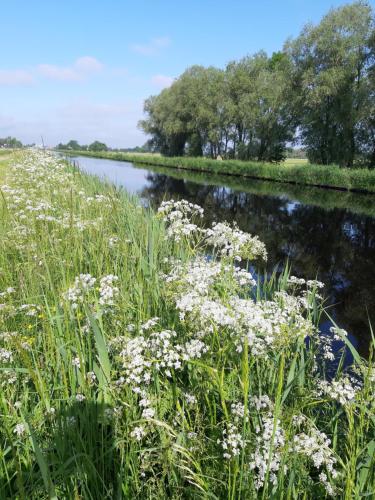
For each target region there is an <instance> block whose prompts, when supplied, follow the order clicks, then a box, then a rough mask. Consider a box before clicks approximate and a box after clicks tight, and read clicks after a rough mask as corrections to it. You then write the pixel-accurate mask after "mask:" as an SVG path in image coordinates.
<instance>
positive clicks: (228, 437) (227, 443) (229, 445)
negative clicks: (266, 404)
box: [218, 423, 244, 460]
mask: <svg viewBox="0 0 375 500" xmlns="http://www.w3.org/2000/svg"><path fill="white" fill-rule="evenodd" d="M218 444H221V446H222V448H223V457H224V458H226V459H228V460H230V459H232V458H235V457H238V456H239V454H240V452H241V449H242V448H243V446H244V442H243V439H242V435H241V433H240V432H239V431H238V428H237V427H236V425H234V424H232V423H230V424H229V425H228V427H227V428H226V429H224V430H223V437H222V439H221V440H220V439H218Z"/></svg>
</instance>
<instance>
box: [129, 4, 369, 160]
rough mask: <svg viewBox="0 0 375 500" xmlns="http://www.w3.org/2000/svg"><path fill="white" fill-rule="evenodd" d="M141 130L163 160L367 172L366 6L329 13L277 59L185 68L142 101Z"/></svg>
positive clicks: (258, 57)
mask: <svg viewBox="0 0 375 500" xmlns="http://www.w3.org/2000/svg"><path fill="white" fill-rule="evenodd" d="M144 111H145V113H146V115H147V118H146V119H145V120H142V121H140V123H139V126H140V128H141V129H142V130H143V131H144V132H145V133H146V134H148V135H150V136H151V139H150V145H151V147H152V148H153V150H154V151H157V152H160V153H162V154H163V155H166V156H184V155H187V156H202V155H205V156H211V157H212V158H216V157H217V156H221V157H224V158H238V159H241V160H260V161H269V162H279V161H280V160H283V159H284V158H285V152H286V148H287V147H289V146H290V144H292V143H296V144H299V145H301V144H302V145H303V146H304V148H305V150H306V153H307V155H308V158H309V159H310V161H311V162H312V163H318V164H324V165H328V164H332V163H335V164H338V165H340V166H346V167H352V166H353V165H354V166H355V165H357V164H361V165H366V166H374V165H375V26H374V13H373V10H372V9H371V7H370V5H369V4H368V3H366V2H362V1H359V2H354V3H353V4H349V5H345V6H343V7H340V8H338V9H335V10H331V11H330V12H329V13H328V14H327V15H326V16H325V17H324V18H323V19H322V21H321V22H320V24H318V25H317V26H313V25H307V26H306V27H305V28H304V29H303V30H302V32H301V34H300V36H299V37H297V38H296V39H295V40H289V41H288V42H287V43H286V44H285V47H284V49H283V51H280V52H276V53H274V54H273V55H272V56H271V57H268V56H267V54H266V53H265V52H258V53H256V54H255V55H253V56H247V57H244V58H243V59H241V60H239V61H233V62H230V63H229V64H228V65H227V66H226V68H225V69H224V70H222V69H217V68H214V67H208V68H204V67H202V66H192V67H191V68H188V69H187V70H186V71H185V72H184V73H183V74H182V75H181V76H180V77H179V78H178V79H176V80H175V81H174V83H173V84H172V85H171V87H170V88H168V89H164V90H163V91H162V92H161V93H160V94H159V95H157V96H152V97H150V98H149V99H147V100H146V101H145V105H144Z"/></svg>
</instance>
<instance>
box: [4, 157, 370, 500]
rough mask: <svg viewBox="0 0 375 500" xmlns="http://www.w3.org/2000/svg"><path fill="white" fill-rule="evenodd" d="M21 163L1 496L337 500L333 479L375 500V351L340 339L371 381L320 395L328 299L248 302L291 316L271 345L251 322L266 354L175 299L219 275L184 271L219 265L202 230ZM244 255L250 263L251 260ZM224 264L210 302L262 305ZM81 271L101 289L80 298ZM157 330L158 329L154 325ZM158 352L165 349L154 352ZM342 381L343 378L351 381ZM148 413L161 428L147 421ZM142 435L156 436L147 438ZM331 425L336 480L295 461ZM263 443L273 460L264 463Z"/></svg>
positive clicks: (11, 205)
mask: <svg viewBox="0 0 375 500" xmlns="http://www.w3.org/2000/svg"><path fill="white" fill-rule="evenodd" d="M17 161H18V162H19V164H20V166H19V167H18V168H16V169H15V168H13V167H12V165H8V166H7V168H6V170H5V178H4V177H3V179H2V181H1V182H2V187H0V189H1V191H0V218H1V221H2V224H1V225H0V293H1V296H0V304H1V306H0V385H1V392H0V424H1V425H0V498H1V499H3V498H4V499H7V498H9V499H25V500H26V499H27V500H36V499H38V500H39V499H47V498H48V499H50V498H67V499H71V498H72V499H94V500H96V499H97V500H102V499H121V498H124V499H157V500H159V499H160V500H162V499H165V498H171V499H176V500H177V499H181V500H182V499H214V498H217V499H228V500H229V499H230V500H234V499H244V500H245V499H246V500H247V499H252V498H254V499H255V498H263V499H268V498H272V499H281V498H285V499H297V498H306V499H308V498H325V496H326V493H325V487H324V484H323V483H324V481H323V479H324V478H323V479H321V478H320V479H319V474H321V472H324V473H325V474H326V475H327V479H326V481H328V482H329V483H330V484H332V487H333V488H334V496H335V498H345V499H349V498H350V499H351V498H361V497H366V498H371V497H372V496H374V492H375V468H374V448H375V442H374V435H375V409H374V399H373V398H374V396H373V395H374V388H375V387H374V385H375V377H374V367H373V363H372V354H371V353H372V350H371V349H370V359H369V360H367V361H365V360H363V359H361V358H360V357H359V355H358V354H357V353H356V351H355V349H354V348H353V347H352V346H351V344H350V343H349V342H348V341H347V339H346V338H345V337H343V339H344V342H346V343H347V345H348V348H349V349H351V350H352V352H353V355H354V358H355V360H356V370H357V372H358V373H359V378H361V379H362V380H363V385H362V388H361V389H359V390H358V391H357V392H356V395H355V398H353V399H350V398H349V399H350V401H349V399H348V401H345V402H343V403H340V402H338V401H337V400H336V399H334V398H333V397H332V391H331V393H329V392H328V393H322V394H318V393H317V392H316V388H317V384H318V381H319V380H324V377H325V375H324V371H325V365H324V364H323V365H321V366H320V368H319V370H318V371H317V372H316V371H315V369H314V364H315V360H314V354H318V353H319V352H320V351H319V349H320V348H321V345H320V343H319V337H318V336H317V335H316V334H314V332H313V330H311V331H310V330H309V329H310V326H311V325H312V324H313V323H314V324H317V321H318V319H319V316H320V314H322V310H321V307H320V306H319V298H318V297H317V296H316V289H315V288H313V289H311V291H310V292H306V298H307V301H308V304H309V307H307V309H304V308H303V311H304V312H303V314H302V313H301V314H299V313H297V305H296V304H297V303H298V300H300V299H297V298H294V297H295V296H296V297H298V296H299V297H301V294H300V293H299V292H298V290H297V289H295V288H294V286H292V285H290V284H288V282H287V278H288V269H286V270H285V272H284V273H282V275H281V276H280V277H279V278H277V276H276V275H275V274H274V275H272V276H270V277H268V278H266V279H265V280H264V282H262V283H259V284H258V286H256V287H254V288H253V289H252V292H251V293H252V297H253V299H254V302H251V304H252V307H254V310H255V308H256V307H258V306H259V307H263V306H262V304H263V305H264V307H265V308H266V307H268V306H267V305H266V304H270V303H269V302H265V300H268V301H271V300H272V301H273V302H272V304H273V306H272V307H274V308H276V309H277V311H282V312H283V314H284V316H283V318H284V319H282V318H279V319H277V318H278V316H277V312H275V310H273V313H271V318H273V319H274V320H275V323H269V322H268V323H267V324H268V325H271V324H277V325H278V327H280V328H279V330H278V331H277V332H274V335H275V339H276V340H275V342H276V343H275V344H272V345H271V347H270V348H267V347H266V346H267V341H266V337H267V335H270V332H268V334H267V333H266V332H263V331H262V328H263V327H262V324H261V323H259V322H255V326H254V330H253V334H254V335H255V337H256V339H257V342H258V349H260V350H261V349H264V353H263V354H262V355H261V354H259V353H258V354H257V353H256V350H254V345H255V344H254V343H253V342H254V339H253V340H251V339H252V337H251V336H250V337H246V338H242V336H241V335H242V334H241V335H239V336H237V334H239V332H237V331H236V329H235V330H233V331H232V330H231V328H230V327H227V326H220V324H219V323H218V322H216V320H214V317H212V318H211V320H210V321H209V323H207V322H206V320H205V319H204V315H203V312H202V314H200V313H199V314H196V311H195V310H194V309H192V310H191V311H190V312H189V310H188V311H187V312H186V314H185V317H184V318H182V317H180V315H179V310H178V308H177V305H176V299H178V298H181V296H182V297H183V296H184V294H186V293H187V292H188V291H189V287H191V286H192V285H191V283H192V278H193V277H194V276H195V278H194V279H195V280H199V279H200V278H201V277H202V276H203V274H204V273H205V272H206V271H205V269H211V268H210V265H211V264H210V262H206V261H199V262H201V264H200V265H201V266H202V271H199V272H196V273H195V274H194V273H193V274H192V273H191V272H190V274H188V275H187V274H186V271H188V270H189V269H190V267H189V266H191V262H196V261H195V260H194V259H196V258H197V257H199V256H202V254H205V253H211V255H212V258H213V260H212V261H211V263H212V264H214V263H215V262H217V263H220V260H219V259H218V255H217V252H215V251H214V250H213V249H212V246H207V244H206V245H205V244H204V239H202V236H201V233H200V232H195V233H194V234H193V235H192V236H190V237H182V239H181V240H180V241H175V239H174V237H173V235H174V234H176V233H173V231H172V232H171V230H170V226H168V225H166V223H165V222H164V221H163V220H162V218H161V216H160V215H156V214H155V213H154V212H153V211H152V210H150V209H145V208H141V207H140V206H139V203H138V200H137V199H135V198H132V197H130V196H128V195H127V194H126V193H125V192H123V191H121V190H118V189H116V188H115V187H114V186H112V185H110V184H105V183H103V182H101V181H99V180H98V179H96V178H93V177H90V176H87V175H84V174H82V173H81V172H80V171H78V170H76V169H74V168H73V167H71V166H69V165H65V164H62V163H61V162H60V163H58V162H56V160H51V159H48V160H46V157H45V156H43V155H42V156H35V155H34V154H31V153H28V152H26V153H23V154H19V155H18V156H17ZM22 165H23V166H22ZM4 183H6V185H7V186H8V187H7V188H6V187H4V186H3V184H4ZM9 186H10V188H11V189H9ZM251 241H252V245H257V244H258V243H257V242H256V240H251ZM246 248H247V252H248V253H247V255H249V252H250V250H251V248H253V250H254V248H255V247H251V245H250V246H249V247H246ZM250 253H251V252H250ZM171 259H172V260H171ZM175 259H178V262H180V263H181V266H182V267H181V268H180V267H179V265H178V264H177V263H176V262H175ZM202 262H203V263H202ZM221 262H222V265H221V264H220V266H219V267H220V272H219V274H218V275H217V276H216V277H215V279H214V280H213V284H211V285H210V286H209V288H208V289H207V297H209V298H210V300H211V301H212V302H211V304H212V303H214V304H215V305H216V306H215V307H224V308H228V310H230V307H232V306H231V305H230V304H231V303H232V302H231V298H232V297H235V298H236V301H235V302H236V303H238V304H239V303H240V299H242V300H245V301H247V302H246V303H248V304H250V302H249V296H248V294H249V290H246V289H243V288H241V287H239V285H238V284H237V282H236V280H234V278H233V276H232V274H231V273H232V270H233V267H232V265H233V261H232V258H231V257H228V256H225V255H224V254H223V255H222V257H221ZM189 263H190V264H189ZM259 265H260V269H261V268H262V266H261V264H259ZM186 266H187V267H186ZM185 267H186V269H185ZM171 272H172V273H174V278H173V279H169V280H167V279H166V277H165V273H171ZM80 274H90V275H91V276H92V277H95V278H97V281H96V282H95V283H94V284H93V285H92V286H91V285H90V287H88V288H87V289H84V290H86V291H83V292H82V295H80V296H79V297H80V298H77V297H76V298H75V299H74V294H75V293H78V292H75V290H76V288H74V283H75V279H76V277H77V276H79V275H80ZM108 275H116V276H117V277H118V280H117V281H114V282H113V283H114V284H113V286H109V289H110V290H112V292H113V294H114V295H113V301H109V302H108V301H107V302H106V305H103V304H102V303H101V302H100V297H102V295H100V294H101V291H100V287H101V286H102V285H101V284H100V279H101V278H102V277H103V276H108ZM193 281H194V280H193ZM9 287H11V290H9ZM113 287H116V289H118V291H117V292H116V291H115V290H114V288H113ZM13 289H14V290H13ZM69 289H70V292H69V293H70V295H69V297H70V298H69V297H68V296H67V295H66V292H67V291H68V290H69ZM280 291H281V292H282V293H281V295H280V294H279V295H277V293H276V292H280ZM287 292H288V293H287ZM181 294H182V295H181ZM78 295H79V294H78ZM255 300H256V301H257V302H255ZM74 304H77V307H73V305H74ZM255 304H258V306H256V305H255ZM293 304H294V305H293ZM310 306H311V307H310ZM298 307H299V306H298ZM301 307H302V306H301ZM285 315H286V319H285ZM155 316H157V317H158V318H159V319H158V320H155V323H156V324H155V326H154V327H148V326H143V327H142V325H144V324H145V322H147V321H148V320H149V319H150V318H153V317H155ZM238 321H239V320H238ZM246 324H247V323H246ZM129 325H133V326H132V327H131V326H129ZM236 325H237V323H236ZM238 325H240V323H239V322H238ZM249 325H250V323H249ZM305 328H308V330H309V331H310V333H311V346H310V349H307V346H306V343H305V342H304V337H303V335H301V332H303V331H305V330H304V329H305ZM170 330H174V331H175V332H176V334H175V336H173V335H172V336H168V335H169V334H170V333H168V332H169V331H170ZM161 331H162V332H163V335H164V337H161V336H160V335H161V334H160V332H161ZM306 331H307V330H306ZM152 332H154V333H152ZM155 335H156V336H155ZM197 335H198V336H197ZM340 335H342V333H340ZM141 336H142V337H143V338H144V339H145V340H144V341H145V342H146V341H147V342H148V344H147V346H148V347H147V348H146V347H142V349H143V350H142V349H141V351H139V352H141V353H142V354H141V358H142V359H143V360H145V361H146V362H147V363H148V365H147V366H148V368H147V369H145V370H146V371H145V372H146V373H148V372H149V373H150V380H149V383H147V382H142V383H141V382H140V383H139V385H140V386H141V387H142V390H143V391H145V394H143V393H142V394H141V395H139V394H137V393H136V392H134V390H132V388H134V387H135V385H134V384H136V383H135V382H134V383H131V382H129V381H126V378H127V377H128V376H129V370H130V373H133V372H131V370H132V369H135V370H136V368H137V367H138V366H143V365H142V364H141V365H140V364H137V363H138V361H137V360H138V359H139V358H138V356H140V354H139V352H138V354H137V352H136V351H135V349H134V347H133V348H132V349H130V347H129V346H130V345H131V343H132V342H135V343H136V345H138V346H140V343H139V342H140V337H141ZM161 338H164V339H165V338H167V339H169V340H168V342H167V341H165V340H163V341H162V342H161V344H158V346H159V347H158V348H153V347H152V346H153V345H154V344H153V343H152V342H158V339H159V340H160V339H161ZM152 339H154V340H152ZM199 339H200V341H202V342H203V343H204V345H206V347H207V351H206V352H204V351H201V356H200V357H198V356H197V357H193V356H190V357H189V356H188V357H187V358H186V359H185V360H184V359H183V357H182V356H181V362H182V367H180V368H179V367H178V366H177V365H176V366H175V365H174V362H172V361H170V362H171V366H169V365H168V366H169V368H168V369H169V371H170V373H167V368H166V367H165V366H163V365H160V363H163V362H166V363H167V359H170V360H171V359H172V358H168V356H172V354H171V353H174V355H175V356H179V354H178V353H181V352H185V351H183V349H185V347H181V346H187V345H189V343H190V342H192V341H193V340H194V342H195V343H196V342H197V341H198V340H199ZM239 343H240V344H239ZM239 345H241V349H239V348H238V346H239ZM194 346H196V344H194ZM194 348H196V347H194ZM127 349H129V351H127ZM181 349H182V351H181ZM159 350H160V351H162V352H163V353H164V354H163V355H160V354H158V351H159ZM127 353H128V354H127ZM179 359H180V358H179ZM132 363H133V364H132ZM134 363H135V364H134ZM132 367H133V368H132ZM134 367H135V368H134ZM134 373H136V372H134ZM341 377H343V374H342V368H340V369H339V372H338V375H337V377H336V378H337V381H339V380H341ZM348 384H350V383H349V382H348ZM187 395H188V396H187ZM261 395H263V396H265V395H267V396H268V397H269V399H270V400H271V401H272V405H271V406H270V407H269V408H268V407H267V406H265V407H263V408H257V407H256V406H255V405H254V399H253V398H254V397H259V396H261ZM145 398H146V399H148V400H149V402H146V403H145V402H144V401H143V400H144V399H145ZM189 398H190V400H191V401H190V402H189ZM142 401H143V402H142ZM149 405H150V406H151V407H152V408H153V409H154V410H155V415H153V416H151V417H150V418H147V416H145V415H144V414H143V411H144V408H147V407H148V406H149ZM236 405H240V406H236ZM236 408H240V409H239V410H236ZM236 412H237V413H236ZM295 417H298V418H299V419H303V421H302V420H300V422H299V423H298V422H297V421H296V419H295ZM17 426H18V427H17ZM231 426H233V427H231ZM267 426H268V427H267ZM138 427H142V428H143V429H144V432H145V435H144V436H141V439H140V440H137V439H136V438H135V434H134V431H135V429H137V428H138ZM231 429H232V430H233V429H235V431H233V432H235V435H234V437H233V439H234V440H237V442H238V441H239V440H242V441H243V443H244V444H243V446H242V447H241V446H240V447H239V448H238V453H234V452H233V454H231V453H232V451H233V448H232V444H233V441H231V443H232V444H230V445H229V451H230V452H231V453H230V456H229V458H225V457H224V456H223V453H224V452H225V449H224V448H223V439H224V438H225V436H228V433H229V434H230V432H231ZM265 429H268V431H267V434H264V433H265ZM317 429H318V430H319V431H320V432H324V433H325V434H326V436H327V439H328V438H329V439H330V440H331V442H330V444H329V445H327V443H326V445H324V444H322V443H320V445H319V447H318V448H319V450H325V453H329V457H330V458H329V460H334V462H335V463H334V466H333V468H334V469H335V470H337V472H338V477H337V478H335V477H333V476H334V474H332V471H331V470H330V467H329V466H328V469H327V466H326V465H324V464H323V465H321V466H319V467H315V466H314V464H313V462H312V460H311V457H309V456H308V455H307V454H306V453H305V454H301V453H298V452H296V451H295V450H294V444H293V443H294V437H295V436H296V435H298V436H300V438H301V436H302V432H306V433H307V434H308V435H309V436H316V435H317V434H316V433H317ZM225 432H226V433H227V434H225ZM280 433H281V434H280ZM264 435H267V439H266V444H267V446H266V447H265V449H264V450H263V449H262V448H260V449H259V450H258V452H257V449H258V448H259V442H258V441H257V440H259V439H263V437H264ZM262 436H263V437H262ZM319 450H315V452H317V451H319ZM328 450H329V452H328ZM227 451H228V449H227ZM254 453H255V454H256V453H262V454H263V455H262V456H263V459H264V464H265V469H264V470H263V473H264V475H263V476H264V477H263V480H262V481H263V485H262V486H261V487H260V488H259V489H256V478H257V477H258V476H259V474H260V473H259V470H258V469H255V470H254V469H253V468H252V467H251V465H250V464H251V462H252V461H253V454H254ZM327 456H328V455H327ZM275 461H276V462H277V464H278V465H277V466H275V463H276V462H275Z"/></svg>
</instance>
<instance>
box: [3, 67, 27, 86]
mask: <svg viewBox="0 0 375 500" xmlns="http://www.w3.org/2000/svg"><path fill="white" fill-rule="evenodd" d="M33 82H34V78H33V75H32V74H31V73H30V72H29V71H25V70H23V69H14V70H0V85H9V86H13V85H31V84H32V83H33Z"/></svg>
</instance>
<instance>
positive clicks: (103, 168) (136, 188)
mask: <svg viewBox="0 0 375 500" xmlns="http://www.w3.org/2000/svg"><path fill="white" fill-rule="evenodd" d="M73 159H74V160H75V161H76V162H78V164H79V166H80V167H81V168H82V169H83V170H84V171H86V172H89V173H91V174H96V175H99V176H101V177H106V178H107V179H108V180H110V181H112V182H114V183H115V184H116V185H118V186H123V187H124V188H125V189H126V190H127V191H129V192H130V193H133V194H136V195H138V196H139V197H140V198H141V199H142V200H143V202H144V203H148V204H150V205H151V206H153V207H157V206H158V205H159V204H160V203H161V201H163V200H164V199H170V198H175V199H176V198H185V199H187V200H189V201H191V202H194V203H198V204H199V205H201V206H202V207H203V208H204V210H205V219H206V222H207V223H208V224H209V223H211V222H212V221H224V220H226V221H228V222H231V221H235V222H236V223H237V224H238V226H239V227H240V229H242V230H243V231H247V232H249V233H252V234H257V235H258V236H259V237H260V239H261V240H262V241H264V243H265V244H266V247H267V251H268V255H269V260H268V263H267V268H268V270H272V269H273V268H274V267H275V266H282V265H284V263H285V261H286V260H287V259H288V260H289V263H290V264H291V266H292V273H293V274H294V275H296V276H299V277H303V278H307V279H313V278H317V279H319V280H321V281H323V282H324V283H325V284H326V289H325V295H326V297H327V304H328V305H329V306H330V310H329V312H330V314H331V316H332V317H333V318H334V319H335V321H337V323H338V324H339V325H340V326H341V327H342V328H345V329H346V330H347V331H348V332H349V335H350V339H351V340H352V342H353V343H354V344H355V346H356V347H357V349H358V350H359V351H360V352H361V353H362V354H363V355H366V353H367V348H368V343H369V338H370V332H369V326H368V325H369V317H370V318H371V319H372V322H373V324H374V325H375V197H374V196H373V195H361V194H350V193H345V192H337V191H332V190H324V189H319V188H304V187H296V186H289V185H286V184H278V183H272V182H263V181H257V180H245V179H243V178H238V177H230V176H218V175H210V174H202V173H192V172H188V171H186V170H185V171H181V170H177V169H176V170H175V169H167V168H160V167H153V166H152V167H151V166H150V167H147V168H145V167H138V166H135V165H133V164H132V163H127V162H120V161H115V160H104V159H97V158H88V157H83V156H82V157H74V158H73ZM329 326H330V323H329V322H328V321H323V323H322V324H321V329H322V331H323V332H324V331H328V329H329Z"/></svg>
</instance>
